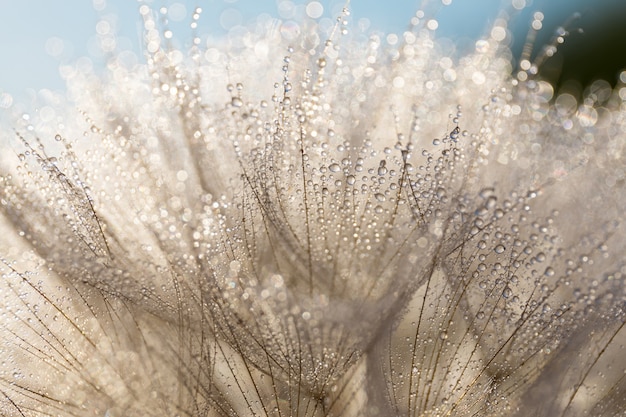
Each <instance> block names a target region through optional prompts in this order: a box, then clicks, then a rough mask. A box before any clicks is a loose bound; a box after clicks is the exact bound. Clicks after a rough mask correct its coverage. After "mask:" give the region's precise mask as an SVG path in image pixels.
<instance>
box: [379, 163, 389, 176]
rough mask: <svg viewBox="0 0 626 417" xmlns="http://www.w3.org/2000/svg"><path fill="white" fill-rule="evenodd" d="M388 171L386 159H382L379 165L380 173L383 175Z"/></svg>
mask: <svg viewBox="0 0 626 417" xmlns="http://www.w3.org/2000/svg"><path fill="white" fill-rule="evenodd" d="M386 173H387V166H386V165H385V161H380V165H379V167H378V175H380V176H381V177H382V176H383V175H385V174H386Z"/></svg>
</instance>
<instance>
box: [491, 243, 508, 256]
mask: <svg viewBox="0 0 626 417" xmlns="http://www.w3.org/2000/svg"><path fill="white" fill-rule="evenodd" d="M505 250H506V248H505V247H504V245H498V246H496V247H495V248H494V249H493V251H494V252H495V253H497V254H500V253H503V252H504V251H505Z"/></svg>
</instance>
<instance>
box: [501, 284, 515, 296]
mask: <svg viewBox="0 0 626 417" xmlns="http://www.w3.org/2000/svg"><path fill="white" fill-rule="evenodd" d="M511 294H513V290H511V288H510V287H509V286H508V285H507V286H506V287H504V289H503V290H502V296H503V297H504V298H509V297H511Z"/></svg>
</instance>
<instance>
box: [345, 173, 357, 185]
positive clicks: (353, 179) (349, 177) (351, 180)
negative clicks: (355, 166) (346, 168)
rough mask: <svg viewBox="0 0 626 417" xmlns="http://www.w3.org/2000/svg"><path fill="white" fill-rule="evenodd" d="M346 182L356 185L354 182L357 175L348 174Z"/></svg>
mask: <svg viewBox="0 0 626 417" xmlns="http://www.w3.org/2000/svg"><path fill="white" fill-rule="evenodd" d="M346 182H347V183H348V185H354V183H355V182H356V177H355V176H354V175H348V176H347V177H346Z"/></svg>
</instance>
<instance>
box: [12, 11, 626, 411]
mask: <svg viewBox="0 0 626 417" xmlns="http://www.w3.org/2000/svg"><path fill="white" fill-rule="evenodd" d="M313 12H315V10H313V11H312V12H311V13H313ZM140 13H141V16H142V18H143V19H144V28H145V32H144V33H145V42H146V50H147V54H148V55H147V64H146V65H145V66H139V65H137V66H135V67H132V68H128V67H127V66H126V65H124V64H123V63H121V62H119V60H117V59H116V58H112V60H111V63H110V65H109V70H110V72H109V74H108V75H107V77H103V78H97V77H94V76H93V75H92V74H88V73H86V74H82V75H81V74H78V75H77V76H76V78H77V79H76V80H74V81H73V84H72V85H70V87H69V88H70V95H71V96H73V97H74V98H75V99H76V101H77V106H78V107H79V108H80V109H81V110H80V112H79V116H78V119H79V120H80V121H79V122H71V123H70V122H68V121H66V122H63V123H62V124H58V125H57V126H55V127H53V128H52V130H53V131H54V132H53V134H52V136H53V137H54V138H55V140H54V141H50V143H47V142H46V141H45V140H44V139H38V138H37V136H36V134H37V133H35V132H37V131H42V132H45V131H46V129H50V127H48V128H46V127H40V126H37V128H35V127H34V125H33V123H32V121H31V120H30V117H25V118H24V123H25V126H24V129H21V130H24V131H25V133H20V135H19V142H20V144H19V146H21V148H22V149H24V151H23V152H21V153H19V155H18V156H19V158H18V159H19V161H20V165H19V167H18V169H17V172H16V173H15V174H14V175H4V176H2V177H0V188H1V189H2V195H1V196H0V208H1V209H2V212H3V214H4V218H5V220H6V221H7V223H8V224H9V225H8V226H7V230H10V231H11V232H12V233H14V234H16V235H18V236H19V237H21V238H23V239H22V241H23V242H26V243H27V244H28V245H29V246H30V247H31V248H32V251H33V252H32V254H31V255H30V257H29V258H28V259H26V258H24V259H25V260H23V261H22V262H17V263H14V262H11V261H9V260H4V264H5V268H3V269H4V271H6V273H5V277H4V279H5V281H4V282H5V285H6V288H7V294H8V295H7V296H5V298H3V300H2V303H3V304H2V306H3V313H4V316H3V319H4V318H6V320H7V321H8V322H10V323H11V324H10V325H9V326H8V327H7V329H8V330H7V331H6V332H4V333H2V335H1V337H2V339H1V341H2V352H3V353H6V354H7V355H8V356H7V358H9V359H6V360H5V361H4V362H3V371H2V374H0V375H1V376H2V378H3V379H2V381H3V382H0V389H2V390H3V392H5V397H6V398H7V399H8V403H6V401H5V403H6V409H7V410H8V411H7V412H8V413H13V414H15V413H16V412H17V410H19V412H18V414H20V413H21V414H23V415H29V413H31V411H32V413H37V412H48V413H56V414H61V415H77V414H80V413H81V412H83V410H87V409H88V410H90V412H91V411H92V410H98V412H100V413H101V414H105V413H106V414H107V415H173V414H184V415H207V416H212V415H232V416H235V415H251V414H254V415H277V416H281V415H308V416H317V415H320V416H322V415H323V416H330V415H334V416H347V415H367V414H371V415H430V414H433V415H434V414H437V415H476V414H481V415H503V414H504V415H510V414H514V413H516V412H517V413H521V415H523V414H524V413H525V412H526V411H528V412H531V411H537V410H534V409H533V407H535V406H537V404H543V403H542V402H540V401H538V400H540V399H541V400H543V401H547V400H546V399H545V398H544V397H542V395H544V396H545V394H542V391H541V390H542V389H543V388H544V387H545V386H546V384H554V383H556V382H555V381H556V380H557V379H555V378H556V377H554V376H553V375H554V373H556V374H557V375H560V376H562V378H563V379H561V381H563V382H562V383H561V386H558V387H554V386H552V387H551V388H550V389H551V391H549V392H550V393H552V394H553V395H552V396H550V401H551V402H550V404H551V405H550V406H549V407H547V408H546V409H545V410H550V412H551V413H552V414H550V415H554V414H556V415H558V414H559V413H560V414H566V413H567V412H570V411H572V410H573V411H572V412H578V411H581V410H595V411H602V408H601V407H607V409H611V407H612V406H613V404H615V403H617V402H618V398H619V395H620V394H621V393H623V392H624V383H623V378H621V377H620V376H619V375H618V374H619V372H616V371H614V370H613V369H611V370H609V369H607V368H606V366H607V365H606V363H605V358H606V357H607V356H606V355H603V353H604V352H610V353H611V354H614V353H615V351H616V350H618V349H617V348H615V346H616V344H615V342H614V340H621V339H623V337H624V334H623V332H621V329H622V326H623V324H624V320H625V319H624V314H623V311H622V307H623V303H624V290H623V274H624V265H623V260H622V259H620V256H619V253H621V252H620V250H621V249H623V246H624V245H623V239H622V240H620V236H622V235H623V232H622V230H623V229H622V228H621V227H622V226H621V225H619V224H617V223H612V222H611V220H615V217H616V216H617V213H620V210H621V209H623V208H624V202H623V198H621V197H620V195H619V191H620V190H623V182H624V170H623V167H620V160H621V158H622V156H621V152H622V150H623V145H624V131H626V129H624V126H625V123H626V118H624V117H623V107H624V104H623V100H624V97H623V95H620V92H621V90H620V87H618V89H617V90H616V93H615V94H614V95H613V96H612V98H611V99H609V98H608V97H603V98H601V97H600V96H602V95H603V94H604V95H606V94H608V93H607V92H606V91H605V90H606V89H605V88H603V85H600V84H594V85H595V86H596V87H594V88H592V92H591V94H590V95H589V98H588V100H587V101H585V103H584V104H583V105H582V106H580V107H578V108H576V105H575V104H572V103H571V100H570V98H569V97H563V96H559V97H558V98H557V99H556V100H555V104H554V105H551V104H550V103H549V102H548V100H549V99H550V98H551V95H552V91H551V90H550V91H548V90H549V89H548V86H547V85H546V84H545V83H542V82H541V81H537V80H535V79H534V76H535V75H536V74H535V72H536V68H535V67H533V65H531V64H530V63H527V62H526V61H523V62H522V64H521V70H522V73H523V74H524V75H520V74H521V73H519V74H517V75H516V77H515V78H512V77H511V76H510V75H509V74H510V72H511V71H510V70H511V68H510V64H509V61H508V58H507V56H506V52H505V50H504V49H503V48H502V47H501V45H500V42H502V41H503V40H504V39H505V38H506V36H507V32H506V23H505V22H502V21H500V20H499V21H498V22H497V24H496V25H495V27H494V29H493V30H492V31H491V32H490V35H489V37H488V38H486V39H483V40H480V41H478V42H477V43H476V50H475V51H473V52H472V53H470V54H467V55H463V56H456V55H455V54H454V53H452V52H451V51H449V50H446V48H445V47H444V46H445V45H443V44H439V43H437V41H436V40H434V37H433V31H434V30H435V29H436V27H437V23H436V21H434V20H428V19H426V17H425V14H424V12H422V11H419V12H418V13H416V15H415V16H414V17H413V18H412V19H411V23H412V27H411V28H410V29H409V30H407V31H406V32H404V33H403V34H402V35H400V36H398V35H394V36H387V37H381V36H379V35H377V34H373V35H371V36H370V37H369V38H366V39H364V37H363V34H361V33H358V31H357V33H354V34H350V33H349V30H348V27H349V25H348V20H349V12H348V10H344V11H343V13H342V15H341V16H339V18H338V19H337V21H336V24H335V25H334V26H333V27H332V28H329V30H328V31H327V33H323V31H322V29H321V28H320V27H317V26H316V25H315V24H314V23H313V22H311V23H303V24H302V25H301V26H299V29H300V30H302V34H301V35H300V36H298V37H294V36H291V35H292V34H291V32H290V31H289V30H287V29H289V28H288V27H287V28H286V29H285V30H284V31H283V30H281V31H272V30H271V28H272V27H273V26H274V25H275V24H279V23H280V22H275V21H268V20H267V19H266V18H263V19H261V18H260V19H259V20H258V22H256V24H255V26H254V27H252V28H251V29H250V30H249V31H247V32H246V33H244V34H241V36H239V37H236V36H234V35H233V37H231V38H229V39H228V40H224V41H217V40H210V41H211V42H214V44H209V45H207V46H206V47H204V46H203V40H202V39H201V38H200V37H199V36H196V34H195V30H196V29H197V26H198V21H199V19H200V15H201V10H200V9H197V10H196V11H195V12H194V14H193V16H192V23H191V28H192V31H194V36H193V37H192V42H191V45H190V48H189V50H188V51H186V50H182V49H181V48H175V47H173V46H172V45H171V44H169V43H168V42H169V40H171V39H172V38H173V34H172V32H171V30H170V29H169V28H168V27H167V9H166V8H164V9H162V10H159V11H158V12H157V13H155V12H153V11H152V10H151V9H150V8H148V7H147V6H142V7H141V9H140ZM316 13H317V12H316ZM159 19H161V23H159V21H158V20H159ZM536 20H538V21H540V20H541V19H539V18H538V17H537V16H536ZM160 25H161V26H160ZM533 25H535V24H534V23H533ZM162 26H163V27H164V29H163V28H162ZM286 34H287V35H289V36H287V35H286ZM107 36H109V34H107ZM324 38H326V39H327V40H326V41H324ZM109 43H110V42H109ZM107 45H108V44H107ZM277 51H278V52H277ZM605 93H606V94H605ZM598 103H601V104H606V105H607V107H599V106H598V105H597V104H598ZM609 106H610V107H609ZM603 115H606V117H603ZM609 116H612V117H613V118H614V121H610V120H607V118H609ZM602 135H609V136H608V137H607V138H606V140H604V141H602V142H600V141H599V138H600V137H602ZM44 143H45V144H44ZM53 155H54V156H53ZM605 167H613V168H614V169H615V170H614V171H612V172H611V173H610V174H609V175H608V176H606V177H605V176H602V177H598V178H593V176H594V175H601V174H602V175H603V174H604V169H605ZM529 190H530V191H529ZM600 202H602V203H603V204H604V210H603V212H601V213H600V212H590V213H589V214H584V215H583V214H581V213H583V212H585V213H586V210H591V209H592V208H593V207H594V206H596V205H597V204H600ZM557 208H558V211H557V210H555V209H557ZM583 217H584V218H583ZM576 222H579V223H581V222H582V223H585V225H586V226H585V225H580V226H579V224H576V226H579V228H573V227H572V224H575V223H576ZM573 229H576V230H573ZM8 253H9V252H8ZM10 253H11V254H12V255H13V256H15V257H16V258H19V256H17V254H16V253H15V251H10ZM31 269H33V270H39V271H40V272H39V274H40V275H39V276H37V275H34V274H31V273H28V272H25V271H27V270H31ZM38 280H42V281H46V282H45V283H44V284H41V285H40V284H37V282H38ZM15 297H17V298H18V299H20V300H21V301H20V303H21V304H20V303H17V304H19V305H20V307H17V310H19V311H17V310H14V308H16V307H14V306H15V305H16V302H14V301H13V300H14V298H15ZM40 304H42V305H45V307H44V310H45V312H43V311H40V310H39V307H36V306H39V305H40ZM21 326H26V328H27V329H28V334H27V335H25V336H20V328H21ZM596 326H605V328H606V329H607V330H606V331H603V332H600V333H595V332H593V331H592V329H593V328H594V327H596ZM16 337H17V339H15V338H16ZM585 338H588V339H589V340H583V339H585ZM15 340H17V342H16V341H15ZM557 352H558V353H561V354H563V355H565V356H566V357H568V358H571V357H576V355H584V354H588V356H589V357H590V358H591V359H590V360H588V361H582V363H581V364H580V366H574V367H570V368H567V367H564V366H565V365H563V364H562V363H561V361H560V360H559V359H555V353H557ZM33 357H36V358H40V359H42V360H44V362H45V363H46V365H45V367H43V368H45V373H46V374H45V375H43V374H38V373H37V372H40V371H38V370H30V371H26V372H31V374H32V375H31V376H28V377H26V376H24V372H23V371H22V369H30V368H29V367H28V366H27V364H28V362H29V361H30V360H32V358H33ZM87 358H90V359H87ZM129 367H133V368H134V367H137V368H141V370H138V371H136V372H131V374H127V369H128V368H129ZM622 368H623V366H622ZM4 369H10V370H11V372H13V373H16V374H17V375H18V376H15V375H13V376H11V375H9V374H6V373H5V372H4ZM597 372H601V373H603V374H606V375H608V376H607V378H608V382H598V380H597V378H596V377H595V375H593V374H594V373H597ZM68 375H69V376H68ZM616 375H617V376H616ZM64 378H68V379H67V381H66V382H63V379H64ZM616 378H617V379H616ZM619 378H621V379H619ZM57 385H59V386H60V387H63V388H59V390H58V392H56V391H55V390H54V389H53V387H55V386H57ZM557 385H558V384H557ZM145 386H148V387H149V388H148V389H147V390H146V389H145ZM48 392H51V393H50V394H47V393H48ZM76 392H80V395H78V396H76V397H75V398H72V396H71V395H70V394H71V393H74V394H75V393H76ZM31 393H35V394H34V395H33V396H31ZM554 398H556V400H554ZM600 399H605V400H606V399H608V400H607V402H606V403H605V404H604V405H600V404H599V400H600ZM533 400H534V401H533ZM3 406H4V405H3ZM79 410H80V411H79ZM545 410H541V412H543V413H544V414H545ZM32 413H31V414H32ZM429 413H430V414H429ZM545 415H548V414H545Z"/></svg>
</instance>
